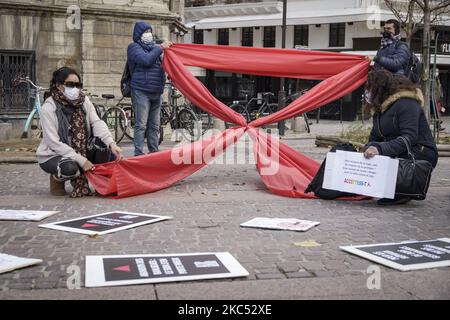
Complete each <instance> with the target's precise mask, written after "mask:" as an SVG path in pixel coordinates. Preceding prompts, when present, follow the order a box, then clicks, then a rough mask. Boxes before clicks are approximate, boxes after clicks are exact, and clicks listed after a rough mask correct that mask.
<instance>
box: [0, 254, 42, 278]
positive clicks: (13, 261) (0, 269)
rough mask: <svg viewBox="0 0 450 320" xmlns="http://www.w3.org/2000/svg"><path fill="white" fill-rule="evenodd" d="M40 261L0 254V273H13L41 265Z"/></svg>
mask: <svg viewBox="0 0 450 320" xmlns="http://www.w3.org/2000/svg"><path fill="white" fill-rule="evenodd" d="M41 262H42V260H41V259H29V258H20V257H16V256H11V255H9V254H5V253H0V273H5V272H9V271H13V270H16V269H21V268H25V267H29V266H32V265H35V264H38V263H41Z"/></svg>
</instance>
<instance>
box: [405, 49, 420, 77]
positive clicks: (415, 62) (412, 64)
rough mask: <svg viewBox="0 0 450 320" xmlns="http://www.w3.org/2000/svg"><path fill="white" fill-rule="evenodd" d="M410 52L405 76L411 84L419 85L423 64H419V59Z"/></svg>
mask: <svg viewBox="0 0 450 320" xmlns="http://www.w3.org/2000/svg"><path fill="white" fill-rule="evenodd" d="M409 52H410V56H411V57H410V59H409V65H408V69H407V72H408V74H407V76H408V78H409V80H411V81H412V82H414V83H416V84H419V83H420V80H421V79H422V70H423V64H422V62H420V60H419V58H418V57H417V56H416V54H415V53H414V52H412V50H410V51H409Z"/></svg>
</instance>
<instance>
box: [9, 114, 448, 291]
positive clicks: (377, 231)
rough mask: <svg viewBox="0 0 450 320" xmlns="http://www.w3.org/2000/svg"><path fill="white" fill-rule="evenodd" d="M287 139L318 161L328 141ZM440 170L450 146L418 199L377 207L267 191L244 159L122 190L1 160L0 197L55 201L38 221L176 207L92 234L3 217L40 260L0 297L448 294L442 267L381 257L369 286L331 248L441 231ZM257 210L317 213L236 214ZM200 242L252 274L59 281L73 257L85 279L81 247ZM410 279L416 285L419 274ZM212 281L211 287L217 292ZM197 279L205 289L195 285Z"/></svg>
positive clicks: (444, 184) (12, 246) (155, 249)
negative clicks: (288, 226) (291, 223)
mask: <svg viewBox="0 0 450 320" xmlns="http://www.w3.org/2000/svg"><path fill="white" fill-rule="evenodd" d="M339 126H340V125H339V124H331V123H329V124H328V127H327V123H326V122H325V123H324V124H321V125H317V124H314V125H313V128H312V130H313V133H314V130H317V131H319V132H320V133H326V132H328V133H332V131H333V130H337V128H339ZM284 141H285V142H286V143H288V144H289V145H291V146H293V147H295V148H297V149H299V150H301V151H303V152H305V153H306V154H307V155H309V156H311V157H312V158H314V159H316V160H318V161H321V160H322V159H323V157H324V155H325V153H326V149H323V148H316V147H314V139H313V135H307V134H296V135H293V134H290V135H288V136H287V137H286V139H285V140H284ZM166 147H169V146H168V145H167V146H166ZM124 149H125V153H126V154H130V152H131V150H132V147H131V145H126V146H125V148H124ZM449 170H450V158H441V159H440V161H439V164H438V167H437V169H436V170H435V172H434V174H433V178H432V182H431V187H430V190H429V194H428V197H427V199H426V200H425V201H416V202H410V203H409V204H407V205H403V206H397V207H389V208H385V207H379V206H377V205H376V203H375V201H361V202H344V201H323V200H304V199H291V198H285V197H280V196H276V195H274V194H271V193H269V192H268V191H267V190H266V189H265V186H264V185H263V183H262V182H261V180H260V178H259V176H258V174H257V172H256V170H255V168H254V165H253V164H239V165H219V164H216V165H211V166H207V167H206V168H204V169H202V170H200V171H198V172H197V173H195V174H194V175H193V176H191V177H189V178H187V179H185V180H183V181H181V182H180V183H178V184H177V185H175V186H173V187H171V188H168V189H165V190H162V191H159V192H156V193H152V194H146V195H141V196H136V197H132V198H126V199H120V200H112V199H108V198H101V197H88V198H82V199H70V198H68V197H62V198H61V197H57V198H56V197H52V196H50V195H49V191H48V176H47V175H46V174H45V173H44V172H42V171H41V170H40V169H39V168H38V166H37V165H33V164H29V165H18V164H4V165H0V182H1V183H0V207H1V208H3V209H36V210H59V211H61V213H60V214H57V215H55V216H52V217H50V218H48V219H46V220H45V222H51V221H58V220H62V219H68V218H75V217H79V216H86V215H91V214H96V213H102V212H107V211H111V210H125V211H134V212H143V213H150V214H162V215H171V216H173V218H174V219H173V220H170V221H165V222H161V223H157V224H151V225H147V226H142V227H138V228H135V229H131V230H125V231H120V232H116V233H113V234H109V235H104V236H101V237H99V238H91V237H87V236H84V235H80V234H73V233H67V232H62V231H55V230H48V229H42V228H38V227H37V225H38V224H39V223H35V222H7V221H1V222H0V252H2V253H8V254H14V255H18V256H23V257H30V258H31V257H32V258H41V259H43V260H44V262H43V263H42V264H40V265H37V266H34V267H29V268H26V269H22V270H18V271H15V272H10V273H6V274H2V275H0V299H1V298H2V297H3V298H21V297H34V298H45V297H49V298H63V297H68V298H70V297H75V296H74V295H73V294H75V293H73V294H71V293H70V291H76V297H79V298H89V297H93V298H101V297H104V298H107V297H116V298H117V297H119V298H121V297H122V296H123V295H124V294H125V295H126V296H127V297H135V295H133V292H134V293H140V292H145V294H144V295H143V296H140V297H142V298H149V299H155V298H162V299H167V298H200V299H202V298H214V297H220V298H231V299H233V298H240V299H241V298H262V297H266V298H267V297H269V298H277V297H279V298H305V297H315V298H345V297H355V298H362V297H368V298H371V297H372V298H409V299H418V298H430V297H434V298H450V282H449V279H450V268H440V269H436V270H423V271H415V272H408V273H401V272H399V271H395V270H392V269H388V268H384V267H381V270H382V279H386V280H385V281H384V282H382V286H384V287H383V288H384V289H383V290H381V291H380V293H378V294H377V293H373V292H371V290H368V289H367V288H366V282H365V281H366V278H367V277H368V275H367V274H366V270H367V268H368V266H370V265H371V262H369V261H367V260H364V259H361V258H359V257H356V256H352V255H350V254H347V253H345V252H343V251H341V250H339V246H341V245H349V244H370V243H381V242H395V241H405V240H411V239H417V240H426V239H433V238H438V237H445V236H446V237H449V236H450V174H449V172H450V171H449ZM256 216H264V217H280V218H284V217H286V218H287V217H295V218H300V219H308V220H315V221H320V223H321V224H320V225H319V226H318V227H316V228H313V229H311V230H310V231H308V232H305V233H298V232H285V231H271V230H261V229H251V228H240V227H239V224H240V223H242V222H244V221H247V220H249V219H251V218H253V217H256ZM306 240H314V241H316V242H317V243H318V244H319V246H316V247H310V248H306V247H301V246H298V245H295V244H296V243H299V242H302V241H306ZM199 251H202V252H204V251H229V252H230V253H231V254H232V255H233V256H235V257H236V258H237V259H238V261H239V262H240V263H241V264H242V265H243V266H244V267H245V268H246V269H247V270H248V271H249V273H250V276H249V277H247V278H244V279H234V280H214V281H200V282H195V283H194V282H190V283H183V284H181V283H180V284H160V285H147V286H137V287H128V288H127V289H124V288H99V289H84V288H83V289H81V290H68V289H64V288H67V286H66V280H67V277H68V276H69V274H68V273H66V270H67V268H68V267H69V266H70V265H78V266H79V267H80V268H81V270H82V274H83V276H82V279H84V257H85V256H86V255H103V254H139V253H145V254H150V253H182V252H199ZM320 279H323V280H320ZM419 280H420V281H421V282H420V283H421V285H420V286H419V285H417V284H418V283H419V282H418V281H419ZM321 281H325V282H323V283H322V282H321ZM278 285H279V286H280V287H277V286H278ZM327 286H328V287H327ZM330 286H331V287H333V288H334V290H331V289H330ZM201 288H203V289H201ZM219 288H222V289H220V290H219ZM264 288H265V291H264ZM277 288H278V289H277ZM280 288H284V289H282V290H281V289H280ZM394 288H395V290H394ZM402 288H404V289H402ZM31 289H32V290H31ZM40 289H53V290H40ZM214 289H217V290H216V291H215V293H214V292H213V291H214ZM30 290H31V291H30ZM146 290H147V291H146ZM195 290H197V291H195ZM198 290H203V291H202V292H210V294H208V295H203V294H201V295H199V293H198ZM211 290H212V291H211ZM227 290H228V291H227ZM389 290H391V291H389ZM264 292H266V293H267V292H269V293H268V294H264ZM270 292H271V294H270ZM275 292H278V295H275ZM94 293H95V294H94ZM425 293H427V294H425ZM421 294H422V295H421ZM274 295H275V296H274Z"/></svg>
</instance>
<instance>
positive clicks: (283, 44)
mask: <svg viewBox="0 0 450 320" xmlns="http://www.w3.org/2000/svg"><path fill="white" fill-rule="evenodd" d="M286 15H287V0H283V23H282V26H281V48H283V49H284V48H286ZM284 84H285V79H284V78H280V91H279V92H278V111H279V110H281V109H283V108H284V106H285V104H286V92H285V91H284ZM278 132H279V135H280V136H284V120H283V121H280V122H278Z"/></svg>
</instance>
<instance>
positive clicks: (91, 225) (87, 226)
mask: <svg viewBox="0 0 450 320" xmlns="http://www.w3.org/2000/svg"><path fill="white" fill-rule="evenodd" d="M81 227H82V228H93V227H98V225H97V224H92V223H85V224H83V225H82V226H81Z"/></svg>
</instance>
